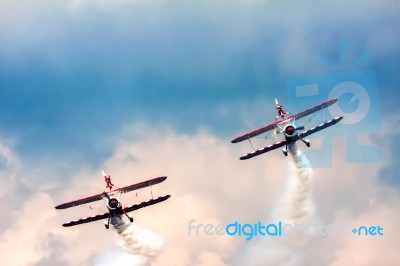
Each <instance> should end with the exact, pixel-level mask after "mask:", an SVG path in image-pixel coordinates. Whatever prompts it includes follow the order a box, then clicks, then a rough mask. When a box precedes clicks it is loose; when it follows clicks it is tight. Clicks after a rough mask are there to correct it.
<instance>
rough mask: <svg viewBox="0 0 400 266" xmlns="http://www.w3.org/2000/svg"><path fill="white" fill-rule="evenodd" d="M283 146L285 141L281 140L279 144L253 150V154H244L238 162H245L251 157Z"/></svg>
mask: <svg viewBox="0 0 400 266" xmlns="http://www.w3.org/2000/svg"><path fill="white" fill-rule="evenodd" d="M284 145H286V140H282V141H280V142H277V143H274V144H271V145H269V146H266V147H264V148H261V149H258V150H255V151H253V152H249V153H248V154H245V155H243V156H242V157H240V160H247V159H250V158H253V157H255V156H257V155H260V154H263V153H266V152H269V151H272V150H275V149H277V148H279V147H282V146H284Z"/></svg>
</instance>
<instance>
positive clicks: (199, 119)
mask: <svg viewBox="0 0 400 266" xmlns="http://www.w3.org/2000/svg"><path fill="white" fill-rule="evenodd" d="M77 3H79V1H78V2H77ZM89 3H90V2H89ZM288 3H289V2H288ZM288 3H281V4H278V3H276V2H273V1H271V2H268V3H260V2H257V1H255V2H254V3H253V4H246V3H245V2H234V3H231V4H228V3H227V2H221V3H219V4H213V2H207V1H206V2H203V3H190V4H189V3H179V4H178V3H177V2H163V3H161V2H160V3H157V2H152V3H147V4H146V3H144V2H139V3H138V4H137V5H132V6H129V7H128V8H126V9H123V8H121V6H122V5H123V4H121V5H118V4H115V5H109V6H108V5H104V6H102V5H98V6H96V5H92V6H91V5H90V4H88V5H84V4H82V6H79V5H78V7H75V8H73V6H72V4H71V3H70V2H66V3H64V4H59V3H48V2H46V1H42V2H40V3H39V4H35V5H33V4H29V5H28V4H27V3H24V2H21V3H20V4H14V5H13V6H12V5H10V6H11V7H10V8H9V10H8V11H9V13H8V14H7V15H8V16H6V17H5V18H3V20H2V22H1V24H0V35H1V36H2V38H1V39H2V40H3V41H2V43H1V44H0V48H1V49H0V50H1V51H0V87H1V97H0V101H1V102H0V111H1V116H0V122H1V125H2V127H1V128H2V134H3V135H5V136H11V137H13V138H16V139H17V149H18V150H21V151H23V152H33V153H36V152H37V151H39V150H41V151H43V150H47V151H50V152H52V151H56V150H57V149H63V150H64V151H68V149H71V148H72V149H74V148H77V147H79V148H81V147H85V149H84V150H85V151H87V152H89V153H91V155H93V154H97V153H101V152H104V150H102V149H101V148H98V149H96V148H94V147H93V146H96V145H94V143H93V142H97V141H100V140H101V139H102V137H104V136H105V135H109V134H112V133H113V132H114V131H116V130H118V129H119V128H120V127H121V126H123V125H124V124H125V123H130V122H134V121H151V123H154V126H155V127H157V125H158V124H159V123H166V124H172V125H174V126H175V127H177V128H178V129H179V130H182V131H187V132H193V130H196V128H198V127H199V126H205V127H208V128H210V129H211V130H212V131H215V132H218V134H221V135H224V136H227V137H228V138H229V136H232V134H234V133H233V132H238V130H241V129H242V127H241V125H242V121H239V119H238V117H237V116H235V107H234V105H235V104H238V103H239V102H243V103H247V104H248V103H251V102H254V101H255V100H256V99H268V100H269V101H270V100H271V99H273V98H274V97H278V98H280V99H281V101H283V102H285V98H286V96H287V93H286V81H287V80H288V79H291V78H298V77H307V76H315V75H320V74H324V73H337V72H340V71H349V70H354V69H356V70H357V69H365V68H373V69H375V70H376V71H377V76H378V82H379V90H380V93H379V94H380V97H381V101H384V102H385V105H386V106H387V108H388V110H396V109H397V102H396V101H395V99H396V98H395V97H391V96H392V94H393V93H395V94H396V95H397V90H396V86H397V84H398V83H399V78H398V75H397V71H398V69H399V53H398V43H399V40H398V38H397V36H398V28H397V27H396V26H395V25H397V24H398V19H397V18H396V12H395V9H392V8H390V7H391V6H395V4H393V3H392V2H390V1H386V2H384V3H382V4H380V5H377V4H375V3H374V2H368V3H365V4H360V3H361V2H351V3H349V4H348V6H347V7H346V5H340V4H338V3H331V4H321V3H319V4H318V3H314V2H312V1H309V2H307V3H306V4H304V5H300V4H296V5H289V6H287V5H286V4H288ZM5 4H6V5H7V1H5ZM24 5H25V7H24ZM27 5H28V6H29V8H27V7H26V6H27ZM354 10H356V11H354ZM343 41H345V42H346V44H347V46H346V48H343V47H342V46H341V44H342V42H343ZM343 49H346V51H345V53H346V54H345V55H344V57H345V58H344V59H343ZM366 51H367V52H368V53H370V57H368V59H367V60H365V62H363V63H362V64H359V65H356V66H354V62H355V61H356V60H357V58H359V57H361V55H362V54H363V53H364V52H366ZM318 55H323V56H324V57H325V59H326V60H327V61H329V62H331V63H332V66H328V65H327V64H325V65H324V64H323V63H322V62H321V61H319V60H318V58H317V57H318ZM341 56H342V59H341ZM389 95H390V96H389ZM224 105H226V106H229V108H230V111H231V112H232V115H229V116H227V117H225V121H221V119H220V118H218V117H216V116H215V115H214V112H216V109H217V108H218V107H219V106H224ZM291 108H292V109H296V108H295V107H293V106H291ZM392 108H393V109H392ZM259 110H265V112H264V115H263V116H264V117H265V121H267V120H268V119H267V118H268V113H269V112H272V108H271V106H260V109H259ZM255 115H260V114H255ZM260 122H261V121H260ZM82 145H83V146H82Z"/></svg>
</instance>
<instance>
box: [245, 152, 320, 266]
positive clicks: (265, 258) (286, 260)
mask: <svg viewBox="0 0 400 266" xmlns="http://www.w3.org/2000/svg"><path fill="white" fill-rule="evenodd" d="M289 154H290V156H289V171H288V181H287V185H286V188H285V192H284V193H283V194H282V195H283V196H282V198H281V199H280V200H279V201H278V203H277V204H276V206H275V208H274V210H273V211H272V213H271V212H270V211H268V213H271V216H270V217H269V221H268V223H277V222H279V221H281V222H282V223H283V224H291V225H297V228H298V229H296V230H295V231H290V233H291V234H290V235H289V234H285V235H283V236H281V237H277V236H275V237H274V236H264V237H258V238H257V239H254V242H250V243H246V245H247V246H248V248H247V250H245V253H244V254H243V257H242V258H240V259H239V263H240V264H242V263H245V264H247V265H260V266H261V265H263V266H265V265H302V258H301V253H302V251H303V250H304V249H306V248H307V247H309V246H310V243H311V237H310V235H309V234H307V232H304V231H305V230H306V229H304V230H302V226H304V225H305V226H307V225H309V224H311V223H312V222H313V219H314V208H313V201H312V195H311V194H312V175H313V171H312V168H311V167H310V163H309V161H308V159H307V157H306V156H305V155H304V154H302V153H301V151H299V150H297V151H295V152H291V153H289ZM283 231H285V230H283ZM242 265H244V264H242Z"/></svg>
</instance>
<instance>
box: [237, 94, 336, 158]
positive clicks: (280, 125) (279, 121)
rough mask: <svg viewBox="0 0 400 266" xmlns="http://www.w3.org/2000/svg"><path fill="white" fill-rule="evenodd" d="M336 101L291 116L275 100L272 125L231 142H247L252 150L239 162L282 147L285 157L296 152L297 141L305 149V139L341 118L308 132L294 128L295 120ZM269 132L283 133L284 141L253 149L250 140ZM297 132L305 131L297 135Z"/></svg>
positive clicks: (308, 143) (303, 128) (302, 127)
mask: <svg viewBox="0 0 400 266" xmlns="http://www.w3.org/2000/svg"><path fill="white" fill-rule="evenodd" d="M337 101H338V99H336V98H335V99H331V100H328V101H326V102H323V103H321V104H319V105H316V106H314V107H311V108H309V109H307V110H305V111H303V112H300V113H297V114H295V115H291V114H289V113H288V112H285V111H284V110H283V107H282V105H280V104H279V103H278V100H277V99H275V106H276V109H277V111H278V115H277V116H276V117H275V120H276V121H275V122H274V123H271V124H269V125H266V126H263V127H261V128H259V129H256V130H254V131H251V132H249V133H246V134H244V135H241V136H239V137H237V138H235V139H234V140H232V143H237V142H241V141H244V140H249V141H250V144H251V146H252V147H253V149H254V151H253V152H249V153H247V154H245V155H243V156H242V157H240V160H246V159H250V158H253V157H255V156H257V155H260V154H263V153H266V152H269V151H272V150H275V149H277V148H280V147H283V146H285V147H284V148H283V149H282V152H283V154H284V155H285V156H287V155H288V151H290V152H291V153H295V152H296V150H297V147H296V141H298V140H301V141H302V142H303V143H304V144H306V145H307V147H310V141H309V140H308V139H305V137H307V136H309V135H311V134H314V133H315V132H318V131H320V130H322V129H325V128H327V127H330V126H332V125H334V124H336V123H338V122H339V121H340V120H342V119H343V116H339V117H335V118H333V119H331V120H328V121H325V122H324V123H322V124H319V125H318V126H315V127H312V128H310V129H308V130H305V127H304V126H296V125H295V121H296V119H300V118H303V117H305V116H308V115H310V114H312V113H315V112H317V111H319V110H322V111H324V108H327V107H329V106H331V105H332V104H334V103H336V102H337ZM324 116H325V113H324ZM271 130H274V131H275V133H283V135H284V137H285V139H284V140H281V141H279V142H276V143H274V144H271V145H268V146H266V147H264V148H261V149H256V148H255V147H254V145H253V143H252V142H251V138H253V137H256V136H258V135H261V134H264V133H266V132H268V131H271ZM299 130H305V131H303V132H300V133H299Z"/></svg>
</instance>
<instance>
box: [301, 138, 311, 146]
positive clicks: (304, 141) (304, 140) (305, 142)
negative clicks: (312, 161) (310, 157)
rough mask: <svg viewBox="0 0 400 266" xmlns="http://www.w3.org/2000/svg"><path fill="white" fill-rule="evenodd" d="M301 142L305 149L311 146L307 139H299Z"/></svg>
mask: <svg viewBox="0 0 400 266" xmlns="http://www.w3.org/2000/svg"><path fill="white" fill-rule="evenodd" d="M301 141H302V142H303V143H304V144H306V146H307V147H310V146H311V143H310V141H309V140H308V139H301Z"/></svg>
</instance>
